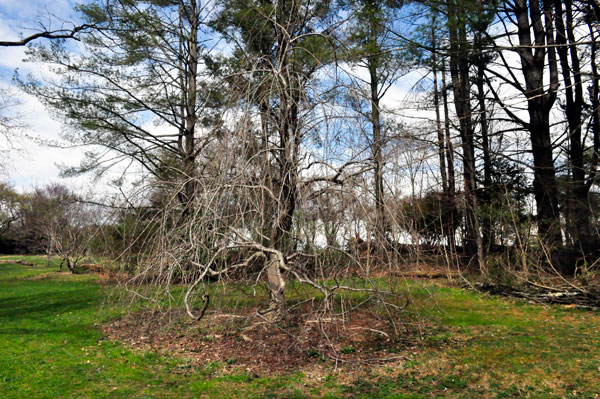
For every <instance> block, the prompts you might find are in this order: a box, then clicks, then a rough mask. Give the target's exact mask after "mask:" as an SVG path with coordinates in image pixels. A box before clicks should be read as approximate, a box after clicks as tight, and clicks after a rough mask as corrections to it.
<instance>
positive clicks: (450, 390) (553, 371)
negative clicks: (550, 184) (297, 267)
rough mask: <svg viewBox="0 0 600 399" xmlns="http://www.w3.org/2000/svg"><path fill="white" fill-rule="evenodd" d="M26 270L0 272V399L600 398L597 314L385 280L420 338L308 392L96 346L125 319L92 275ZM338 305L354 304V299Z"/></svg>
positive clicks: (245, 292) (254, 301)
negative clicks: (421, 329) (107, 326)
mask: <svg viewBox="0 0 600 399" xmlns="http://www.w3.org/2000/svg"><path fill="white" fill-rule="evenodd" d="M1 259H3V260H7V259H11V258H8V257H2V258H1ZM12 259H16V258H12ZM27 260H28V261H30V262H33V263H36V265H37V266H34V267H30V266H23V265H12V264H0V398H7V399H13V398H14V399H16V398H19V399H20V398H36V399H38V398H117V399H118V398H184V399H185V398H203V397H204V398H263V397H272V398H307V397H329V398H337V397H356V398H432V397H447V398H508V397H519V398H521V397H524V398H563V397H566V398H597V397H599V396H598V394H599V393H600V379H599V378H598V375H600V340H599V339H598V338H599V337H600V315H599V314H597V313H591V312H587V311H579V310H574V309H564V308H562V307H541V306H534V305H530V304H527V303H524V302H521V301H512V300H507V299H502V298H496V297H490V296H487V295H481V294H479V293H476V292H474V291H468V290H464V289H461V288H454V287H447V286H441V285H439V284H437V283H434V282H431V281H423V282H422V281H410V280H397V281H394V282H393V283H392V285H393V289H394V290H395V291H397V292H400V293H406V296H407V297H408V298H409V299H410V304H409V306H408V307H407V308H406V310H405V313H406V314H405V315H404V316H402V317H405V320H411V319H414V318H418V319H419V320H421V321H422V325H423V326H426V328H428V329H429V330H428V331H426V332H425V333H424V334H423V335H422V336H421V337H420V338H417V337H415V339H419V340H420V342H417V343H415V345H409V346H408V347H407V348H406V350H405V351H403V352H401V353H398V354H399V355H402V356H403V359H402V360H399V361H397V362H395V363H390V364H387V365H385V366H378V367H372V368H368V369H365V368H363V369H361V370H360V371H352V372H351V373H348V372H347V371H344V372H343V373H341V374H340V373H337V372H335V371H334V366H333V365H331V367H329V369H327V368H326V370H329V371H326V374H327V373H328V374H329V375H324V376H322V378H321V379H318V380H316V379H315V378H314V376H313V377H308V376H305V375H304V374H302V373H301V372H295V373H284V374H282V375H270V376H259V375H254V374H250V373H244V372H240V371H237V372H233V373H232V372H231V371H227V369H226V365H224V364H219V363H210V364H195V363H193V362H190V361H189V360H188V359H186V358H185V357H181V356H174V355H171V354H167V353H155V352H148V351H132V350H130V349H128V348H126V347H125V346H123V345H122V344H120V343H117V342H111V341H108V340H106V339H105V337H104V336H103V334H102V333H101V330H100V329H99V325H101V324H102V323H106V322H109V321H110V320H113V319H114V318H116V317H120V315H122V314H123V312H124V311H126V310H130V309H125V308H123V304H122V302H113V300H112V299H110V298H116V296H115V295H107V292H112V293H114V292H116V291H115V290H118V289H115V288H111V287H106V286H102V285H99V284H97V282H96V278H95V277H94V276H93V275H72V274H70V273H68V272H66V271H65V270H63V271H59V270H58V263H57V261H56V260H53V261H52V263H51V265H50V267H47V266H46V259H45V258H43V257H27ZM354 283H356V281H355V282H354ZM388 283H389V282H384V281H381V282H376V284H378V285H381V287H383V286H388V287H389V284H388ZM289 288H290V290H289V292H290V303H292V304H293V303H295V302H298V301H301V300H304V299H306V298H307V297H310V296H311V295H314V296H318V295H320V294H319V293H318V292H316V291H314V290H311V289H306V288H303V287H300V286H297V285H295V284H290V286H289ZM203 289H206V290H207V291H208V292H209V293H210V294H211V296H212V297H213V298H214V299H213V302H212V303H211V310H220V311H226V310H232V309H237V310H239V311H243V310H245V309H253V308H256V307H259V306H260V305H261V304H262V303H264V300H265V299H266V298H267V293H266V291H265V290H264V289H263V288H261V287H260V286H255V285H253V284H248V285H245V286H241V285H239V286H230V285H222V284H217V283H212V284H208V285H207V286H206V287H203V288H202V290H203ZM175 290H176V291H177V290H179V294H180V293H181V288H177V287H176V288H175ZM343 295H345V299H346V300H348V301H360V300H361V299H363V298H364V296H365V295H366V294H364V293H345V294H343ZM175 297H180V295H179V296H178V295H175ZM172 305H173V306H179V305H180V303H178V302H175V303H173V304H172Z"/></svg>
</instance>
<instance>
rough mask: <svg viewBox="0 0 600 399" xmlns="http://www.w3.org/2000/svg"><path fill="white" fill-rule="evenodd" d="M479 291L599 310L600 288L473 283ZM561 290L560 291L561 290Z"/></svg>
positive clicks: (537, 301)
mask: <svg viewBox="0 0 600 399" xmlns="http://www.w3.org/2000/svg"><path fill="white" fill-rule="evenodd" d="M474 287H475V288H476V289H477V290H478V291H481V292H486V293H488V294H491V295H500V296H506V297H513V298H520V299H525V300H528V301H532V302H536V303H542V304H558V305H570V306H573V307H577V308H581V309H589V310H594V311H598V310H600V290H597V289H588V290H586V291H584V290H580V291H575V290H573V288H572V287H570V288H564V287H562V288H559V287H556V288H554V287H552V288H541V287H537V286H531V285H526V286H525V285H521V286H515V287H513V286H509V285H504V284H489V283H486V284H475V285H474ZM561 290H562V291H561Z"/></svg>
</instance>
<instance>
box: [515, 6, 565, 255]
mask: <svg viewBox="0 0 600 399" xmlns="http://www.w3.org/2000/svg"><path fill="white" fill-rule="evenodd" d="M548 5H549V1H548V0H544V10H545V11H546V20H545V24H544V21H543V15H542V12H541V10H540V4H539V2H537V1H529V3H528V1H527V0H515V3H514V13H515V16H516V19H517V27H518V36H519V44H520V47H519V49H518V53H519V56H520V58H521V68H522V71H523V76H524V78H525V86H526V90H525V92H524V94H525V96H526V97H527V110H528V113H529V124H528V126H527V127H528V130H529V133H530V139H531V150H532V153H533V173H534V181H533V190H534V195H535V202H536V206H537V222H538V232H539V236H540V239H541V240H542V241H543V242H544V243H546V244H548V245H550V246H555V245H561V244H562V235H561V229H560V215H559V209H558V191H557V185H556V174H555V169H554V160H553V157H552V141H551V137H550V116H549V115H550V111H551V109H552V105H553V104H554V101H555V100H556V90H557V89H558V71H557V65H556V54H555V50H554V47H553V45H554V40H553V33H552V32H553V29H552V26H551V21H550V15H549V13H550V11H551V10H549V6H548ZM530 14H531V23H530V17H529V16H530ZM531 28H532V29H533V34H534V42H533V43H532V40H531V33H530V29H531ZM533 48H535V50H534V49H533ZM546 54H547V55H548V67H549V70H550V76H549V79H550V87H549V89H548V91H546V90H545V88H544V70H545V68H546Z"/></svg>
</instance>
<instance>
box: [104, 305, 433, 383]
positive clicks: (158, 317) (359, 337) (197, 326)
mask: <svg viewBox="0 0 600 399" xmlns="http://www.w3.org/2000/svg"><path fill="white" fill-rule="evenodd" d="M185 317H186V316H185V315H184V314H183V311H171V312H169V313H160V312H157V311H146V312H140V313H135V314H131V315H129V316H127V317H126V318H124V319H122V320H119V321H116V322H114V323H112V324H110V325H107V326H105V327H104V332H105V334H106V335H107V336H108V338H110V339H113V340H118V341H122V342H124V343H125V344H127V345H129V346H130V347H133V348H135V349H142V350H157V351H162V352H167V353H170V354H175V355H178V356H181V357H184V358H186V359H188V360H190V361H192V362H194V363H197V364H206V363H208V362H222V363H225V364H227V365H229V366H230V367H231V368H239V369H243V370H245V371H248V372H256V373H260V374H263V375H264V374H266V375H269V374H281V373H284V372H287V371H292V370H294V371H298V370H302V371H308V373H307V374H309V375H313V376H318V375H325V374H326V373H327V372H331V371H332V370H336V369H342V370H347V371H350V370H359V369H361V368H362V367H365V366H368V367H372V366H373V365H378V364H379V365H382V364H389V363H392V362H393V363H397V362H403V361H406V360H409V359H410V358H411V357H412V356H413V355H414V354H415V353H417V351H418V350H419V342H422V337H421V336H419V334H418V333H417V332H416V331H415V330H414V328H412V327H407V325H400V324H397V323H396V325H395V326H394V325H393V324H392V323H391V322H390V321H389V320H387V319H386V318H384V317H382V316H381V315H378V314H376V313H373V312H369V311H362V310H361V311H357V312H355V313H354V314H352V317H351V318H346V319H345V320H342V319H341V318H335V317H321V318H316V317H305V316H304V315H292V316H288V317H287V318H286V319H285V320H284V321H280V322H277V323H272V322H269V321H267V320H265V319H264V318H261V317H260V316H257V315H256V313H254V314H252V313H248V314H245V315H240V314H237V315H231V314H224V313H221V312H216V311H215V312H212V313H209V314H207V315H205V317H204V318H203V319H202V320H201V321H199V322H191V321H189V319H186V318H185Z"/></svg>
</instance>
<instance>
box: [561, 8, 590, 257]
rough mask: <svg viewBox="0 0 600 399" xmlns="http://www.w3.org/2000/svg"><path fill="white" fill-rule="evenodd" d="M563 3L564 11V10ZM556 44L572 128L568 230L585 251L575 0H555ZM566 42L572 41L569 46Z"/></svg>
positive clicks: (585, 209)
mask: <svg viewBox="0 0 600 399" xmlns="http://www.w3.org/2000/svg"><path fill="white" fill-rule="evenodd" d="M563 4H564V6H565V11H564V12H563V8H562V7H563ZM554 6H555V10H556V12H555V21H556V22H555V25H556V32H557V35H556V44H557V45H558V47H557V52H558V56H559V59H560V64H561V70H562V76H563V82H564V86H565V101H566V104H565V112H566V116H567V123H568V128H569V143H570V146H569V147H570V148H569V158H570V166H571V168H572V169H571V189H570V190H569V193H568V194H569V195H568V202H567V206H568V215H569V216H570V217H568V219H569V222H570V223H569V230H570V231H571V232H572V234H573V236H574V244H575V246H577V247H579V248H580V249H582V250H583V251H584V252H589V251H590V250H592V249H593V247H594V245H593V241H594V239H593V235H592V225H591V217H590V216H591V215H590V212H589V209H590V206H589V205H590V204H589V190H590V188H591V186H589V185H587V182H586V170H585V165H584V146H583V143H582V140H581V125H582V124H583V120H582V114H583V109H584V107H585V102H584V98H583V83H582V79H581V65H580V61H579V55H578V53H577V47H576V45H575V44H573V43H575V42H576V38H575V33H574V27H573V10H572V7H573V3H572V1H571V0H564V1H559V0H555V2H554ZM567 44H573V45H571V46H568V47H567Z"/></svg>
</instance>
